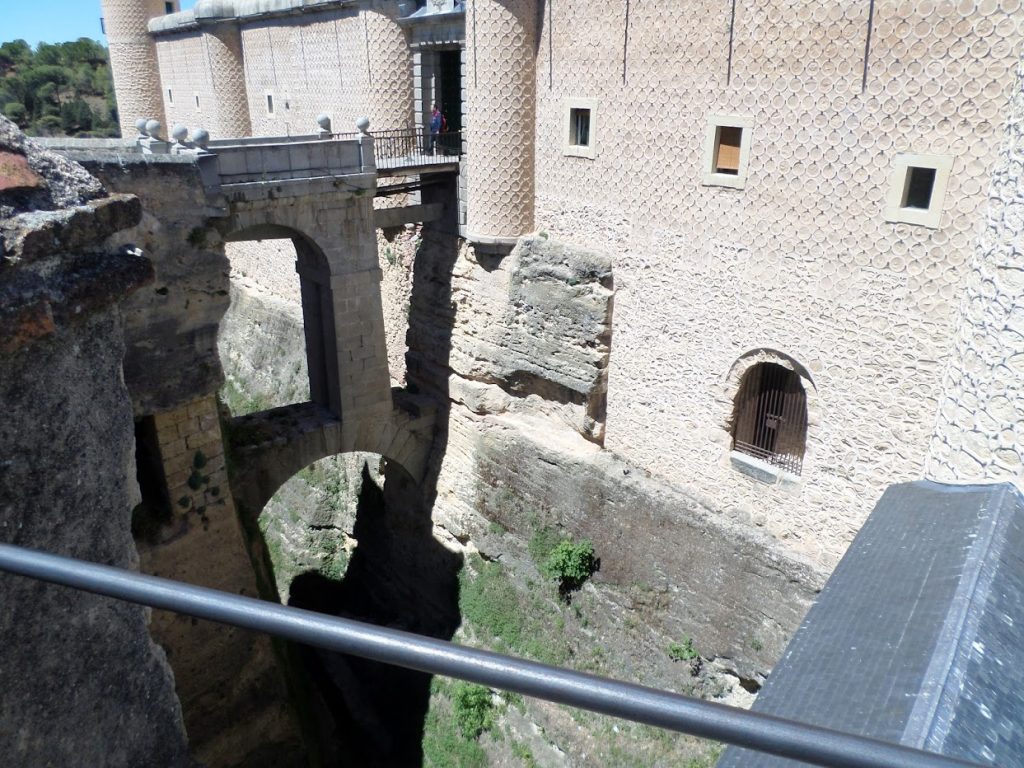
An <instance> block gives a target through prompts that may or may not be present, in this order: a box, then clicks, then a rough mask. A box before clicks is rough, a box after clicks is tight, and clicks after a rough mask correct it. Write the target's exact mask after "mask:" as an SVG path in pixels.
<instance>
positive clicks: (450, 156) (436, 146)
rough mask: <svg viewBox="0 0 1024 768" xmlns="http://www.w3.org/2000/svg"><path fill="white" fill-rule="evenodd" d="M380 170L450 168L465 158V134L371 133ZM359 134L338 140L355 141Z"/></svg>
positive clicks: (338, 134)
mask: <svg viewBox="0 0 1024 768" xmlns="http://www.w3.org/2000/svg"><path fill="white" fill-rule="evenodd" d="M370 135H371V136H372V137H373V148H374V156H375V158H376V160H377V170H378V171H381V170H392V169H400V168H415V167H419V166H424V165H448V164H451V163H457V162H459V158H460V157H461V155H462V131H446V132H444V133H437V134H430V133H429V132H427V131H424V130H420V129H407V128H402V129H392V130H383V131H371V132H370ZM358 137H359V134H358V133H336V134H333V138H336V139H342V140H344V139H355V138H358Z"/></svg>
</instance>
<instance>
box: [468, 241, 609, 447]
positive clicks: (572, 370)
mask: <svg viewBox="0 0 1024 768" xmlns="http://www.w3.org/2000/svg"><path fill="white" fill-rule="evenodd" d="M452 300H453V302H454V304H455V306H456V308H457V313H458V315H457V317H458V323H457V326H456V334H457V338H456V341H455V343H454V344H452V354H451V358H450V360H449V365H450V367H451V369H452V371H453V372H454V373H455V374H457V375H458V376H460V377H461V378H463V379H466V380H468V381H474V382H482V383H486V384H497V385H498V386H499V387H500V388H501V389H502V390H503V391H504V392H507V393H509V394H510V395H512V396H514V397H519V398H525V397H527V396H530V395H533V396H536V397H539V398H541V399H543V400H545V401H548V402H549V403H551V404H557V405H558V406H562V407H563V409H564V410H565V411H566V413H567V415H568V414H571V415H570V416H569V418H570V419H571V420H572V422H573V426H574V428H575V429H576V430H577V431H579V432H580V434H582V435H583V436H584V437H586V438H588V439H590V440H593V441H595V442H600V441H601V438H602V437H603V434H604V412H605V392H606V385H605V382H606V376H607V367H608V353H609V341H610V338H611V314H612V271H611V263H610V261H609V260H608V258H607V257H605V256H602V255H599V254H596V253H590V252H587V251H584V250H581V249H570V248H566V247H565V246H563V245H561V244H559V243H557V242H555V241H552V240H548V239H547V238H546V237H543V236H539V237H534V238H525V239H523V240H522V241H521V242H520V244H519V246H518V247H517V248H516V249H515V250H514V251H513V252H512V254H511V255H510V256H509V258H508V259H507V260H505V263H501V262H499V261H497V260H495V259H493V258H488V257H485V256H480V257H477V256H475V254H473V253H472V252H471V251H466V252H465V253H464V258H462V259H460V260H459V261H458V262H457V264H456V268H455V271H454V273H453V280H452Z"/></svg>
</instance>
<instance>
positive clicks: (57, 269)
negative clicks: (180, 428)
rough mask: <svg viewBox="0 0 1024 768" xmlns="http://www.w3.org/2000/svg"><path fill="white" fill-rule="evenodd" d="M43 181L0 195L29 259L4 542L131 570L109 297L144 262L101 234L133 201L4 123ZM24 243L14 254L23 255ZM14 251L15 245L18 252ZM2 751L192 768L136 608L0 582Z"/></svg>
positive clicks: (117, 333)
mask: <svg viewBox="0 0 1024 768" xmlns="http://www.w3.org/2000/svg"><path fill="white" fill-rule="evenodd" d="M0 146H8V147H10V146H14V147H16V148H17V151H19V152H22V153H23V154H25V155H26V156H27V157H28V160H29V167H30V168H32V169H33V171H34V172H37V173H39V174H42V175H43V177H44V183H43V184H41V185H39V186H38V187H37V188H36V190H35V192H34V193H33V195H29V196H28V197H27V198H20V199H18V202H17V204H18V205H19V206H27V205H31V204H39V205H40V206H42V207H44V208H45V207H49V208H53V207H55V206H59V205H67V206H70V207H68V208H65V209H64V210H57V211H43V212H38V211H37V212H30V211H25V210H23V209H21V212H20V213H19V215H17V216H13V217H10V216H8V213H6V212H9V211H12V210H14V206H12V205H11V204H10V199H11V198H9V197H5V196H4V195H3V194H0V217H6V218H5V220H4V223H3V228H4V229H5V232H4V233H2V234H4V235H7V234H10V233H12V232H15V231H17V233H18V238H19V242H20V243H22V244H24V243H26V242H28V243H32V244H33V245H32V246H31V248H30V249H29V250H30V251H31V253H32V258H30V259H21V258H17V257H12V258H11V259H9V260H6V261H5V262H3V263H2V265H0V401H2V402H3V404H4V409H5V415H4V418H3V419H2V420H0V538H2V539H3V540H4V541H6V542H9V543H13V544H18V545H21V546H26V547H32V548H36V549H41V550H46V551H50V552H56V553H59V554H65V555H69V556H72V557H77V558H80V559H83V560H91V561H96V562H101V563H107V564H112V565H117V566H121V567H124V568H133V567H134V566H135V565H136V563H137V555H136V552H135V547H134V545H133V542H132V538H131V529H130V517H131V509H132V507H133V506H134V505H135V503H136V502H137V501H138V496H139V491H138V485H137V483H136V480H135V461H134V450H133V449H134V445H135V441H134V428H133V422H132V415H131V404H130V401H129V399H128V393H127V391H126V390H125V387H124V383H123V377H122V371H121V361H122V358H123V356H124V338H123V334H122V330H121V316H120V312H119V310H118V308H117V302H118V301H120V300H121V299H123V298H124V296H125V295H127V294H128V293H129V292H131V291H132V290H134V289H136V288H137V287H139V286H140V285H142V284H144V283H145V282H146V281H147V280H148V279H151V277H152V269H151V267H150V264H149V262H148V261H147V260H146V259H145V258H143V257H141V256H139V255H138V254H136V253H133V252H128V251H125V250H123V249H120V250H119V249H114V250H108V249H106V248H105V247H104V244H103V242H102V238H103V237H105V236H106V235H108V234H110V233H111V231H113V229H115V228H116V227H118V226H120V225H121V224H123V223H124V222H126V221H128V222H129V223H133V222H134V221H137V220H138V212H139V209H138V206H137V204H136V201H134V199H130V198H126V197H125V198H118V199H113V200H112V199H109V198H104V199H97V200H92V201H90V200H89V199H88V198H89V197H90V196H93V197H95V193H98V192H99V191H101V187H100V186H99V183H98V182H96V181H95V179H91V178H90V177H88V176H87V175H86V174H85V172H84V171H83V170H82V169H81V168H80V167H78V166H74V165H73V164H71V163H69V162H68V161H65V160H63V159H61V158H57V157H56V156H50V155H48V154H46V153H43V152H41V151H39V150H38V148H37V147H35V146H34V145H33V143H32V142H30V141H28V140H25V139H24V137H22V136H20V134H15V133H13V132H12V130H11V126H10V124H9V123H7V122H6V121H4V120H3V119H2V118H0ZM19 248H20V246H19ZM21 253H24V250H21ZM0 581H2V582H3V583H2V586H0V592H2V593H3V595H4V610H3V611H2V612H0V614H2V615H0V635H2V636H3V637H4V646H3V651H2V654H0V722H2V723H3V727H0V754H2V755H4V758H5V761H6V762H8V763H10V764H12V765H19V766H25V767H26V768H31V767H33V766H49V765H110V766H137V765H161V766H174V767H177V766H191V765H193V762H192V760H191V759H190V758H189V755H188V749H187V744H186V738H185V732H184V728H183V726H182V720H181V711H180V708H179V705H178V700H177V698H176V697H175V695H174V682H173V678H172V675H171V673H170V670H169V668H168V666H167V664H166V660H165V658H164V655H163V653H162V652H161V651H160V650H159V649H158V648H156V647H155V646H154V645H153V643H152V641H151V640H150V637H149V632H148V631H147V627H146V624H147V620H148V617H147V612H146V611H145V610H144V609H143V608H142V607H140V606H135V605H130V604H128V603H123V602H118V601H114V600H109V599H106V598H100V597H96V596H92V595H88V594H86V593H82V592H76V591H73V590H70V589H64V588H58V587H53V586H49V585H45V584H43V583H41V582H37V581H33V580H30V579H24V578H21V577H14V576H9V575H2V576H0Z"/></svg>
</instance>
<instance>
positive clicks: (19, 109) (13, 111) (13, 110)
mask: <svg viewBox="0 0 1024 768" xmlns="http://www.w3.org/2000/svg"><path fill="white" fill-rule="evenodd" d="M4 115H5V116H6V117H7V118H9V119H10V120H13V121H14V122H15V123H17V124H18V127H19V128H24V127H25V126H26V125H28V110H27V109H25V105H24V104H22V103H21V102H20V101H9V102H7V103H6V104H4Z"/></svg>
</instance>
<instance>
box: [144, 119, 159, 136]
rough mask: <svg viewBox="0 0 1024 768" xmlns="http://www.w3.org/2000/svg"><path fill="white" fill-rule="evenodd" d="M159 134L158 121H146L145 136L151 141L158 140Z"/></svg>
mask: <svg viewBox="0 0 1024 768" xmlns="http://www.w3.org/2000/svg"><path fill="white" fill-rule="evenodd" d="M159 134H160V121H159V120H155V119H154V120H149V121H147V122H146V135H148V136H149V137H150V138H151V139H159V138H160V135H159Z"/></svg>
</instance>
